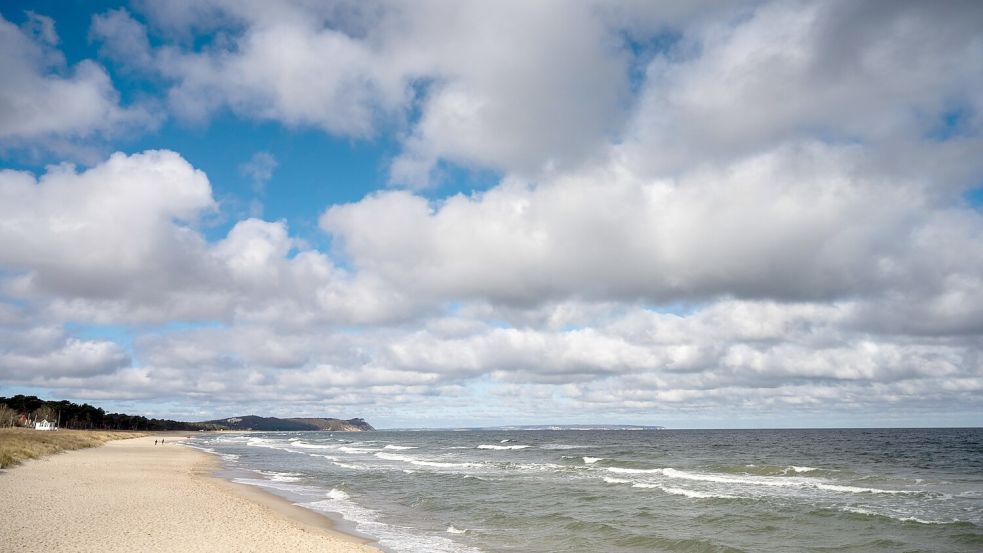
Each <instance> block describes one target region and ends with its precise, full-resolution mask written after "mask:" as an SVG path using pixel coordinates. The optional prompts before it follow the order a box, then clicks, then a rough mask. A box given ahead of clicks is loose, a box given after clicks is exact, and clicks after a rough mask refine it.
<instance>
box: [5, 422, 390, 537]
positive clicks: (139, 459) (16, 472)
mask: <svg viewBox="0 0 983 553" xmlns="http://www.w3.org/2000/svg"><path fill="white" fill-rule="evenodd" d="M159 439H161V438H160V437H159V436H147V437H140V438H134V439H129V440H119V441H114V442H110V443H108V444H106V445H104V446H102V447H96V448H91V449H85V450H80V451H73V452H68V453H63V454H58V455H53V456H50V457H46V458H43V459H40V460H36V461H30V462H27V463H25V464H23V465H22V466H19V467H16V468H14V469H11V470H6V471H3V472H2V473H0V535H2V536H3V548H4V549H5V550H8V551H20V552H24V553H28V552H34V551H37V552H50V551H59V552H67V551H78V552H85V551H99V552H105V553H109V552H116V551H118V552H131V551H143V552H147V551H205V552H233V551H236V552H240V551H254V552H262V551H299V552H303V551H320V552H328V553H378V551H379V550H378V549H376V548H374V547H372V546H370V545H367V544H365V543H364V541H363V540H360V539H358V538H356V537H353V536H348V535H346V534H342V533H340V532H336V531H334V530H332V527H331V522H330V520H329V519H327V518H326V517H324V516H322V515H319V514H317V513H315V512H312V511H309V510H307V509H303V508H301V507H297V506H295V505H293V504H291V503H290V502H288V501H286V500H284V499H282V498H279V497H277V496H273V495H270V494H267V493H266V492H263V491H262V490H259V489H256V488H254V487H249V486H243V485H239V484H234V483H231V482H228V481H225V480H222V479H220V478H217V477H215V476H213V473H214V471H215V470H216V469H217V468H218V467H219V463H218V459H217V458H216V457H215V456H213V455H209V454H207V453H204V452H201V451H197V450H194V449H192V448H189V447H185V446H182V445H179V444H178V443H177V442H178V440H179V438H178V437H176V436H175V437H165V438H164V440H165V444H164V445H155V443H154V442H155V440H159ZM172 440H173V441H172Z"/></svg>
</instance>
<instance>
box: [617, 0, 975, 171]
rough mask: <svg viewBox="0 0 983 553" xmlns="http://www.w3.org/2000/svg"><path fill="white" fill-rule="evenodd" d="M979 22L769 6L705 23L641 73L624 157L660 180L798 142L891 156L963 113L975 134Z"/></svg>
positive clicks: (880, 10)
mask: <svg viewBox="0 0 983 553" xmlns="http://www.w3.org/2000/svg"><path fill="white" fill-rule="evenodd" d="M981 24H983V11H981V10H979V9H978V6H975V5H973V4H972V3H952V4H948V5H947V6H946V7H945V8H942V9H935V8H933V7H929V6H926V5H923V4H920V3H917V2H901V3H898V2H892V3H864V4H858V3H855V2H770V3H765V4H762V5H761V6H760V7H757V8H756V9H754V10H752V11H750V12H749V14H748V15H747V16H746V17H744V18H742V19H739V20H738V21H737V22H736V23H735V22H734V21H732V20H727V19H718V20H715V21H711V22H705V23H703V24H701V25H698V26H695V27H694V28H691V29H688V31H690V32H688V33H686V34H685V35H684V36H683V38H682V40H681V43H680V44H678V45H677V46H676V47H675V48H674V49H673V50H672V51H671V52H670V53H668V54H664V55H659V56H657V57H655V59H654V60H653V61H652V62H651V64H650V65H649V66H648V68H647V73H646V82H645V87H644V90H643V92H642V97H641V100H640V104H639V109H638V113H637V115H636V117H635V118H634V120H633V122H632V130H631V132H629V140H628V141H627V148H628V149H629V150H631V151H633V153H634V154H635V155H636V156H637V161H638V162H639V164H640V167H644V168H645V170H647V171H658V172H661V171H678V170H685V168H687V167H690V166H691V165H692V164H694V163H706V162H707V161H709V160H716V159H724V160H732V159H734V158H739V157H741V156H745V155H748V154H753V153H754V152H757V151H760V150H761V149H770V148H771V147H773V146H774V145H775V144H778V143H782V142H783V141H787V140H798V139H802V138H804V137H806V138H820V139H825V140H831V141H837V142H855V143H857V142H859V143H863V144H875V145H877V146H878V147H882V148H892V149H893V148H896V147H899V146H900V145H903V144H905V143H909V142H915V143H920V142H922V141H923V140H924V139H925V138H926V137H927V136H928V135H931V134H932V133H934V132H937V131H938V130H939V128H940V127H942V126H944V122H943V118H944V116H945V115H946V114H950V113H953V112H960V111H964V112H965V119H966V120H965V121H964V126H965V128H964V129H963V130H964V131H971V132H972V133H973V134H978V133H979V130H980V126H979V125H980V120H979V117H978V115H977V114H978V113H979V112H980V110H981V108H983V95H981V94H980V90H983V75H981V74H980V72H979V71H973V70H967V69H968V68H971V67H979V66H980V64H981V63H983V36H981V34H980V32H979V29H980V26H981ZM872 26H876V31H874V30H873V28H872Z"/></svg>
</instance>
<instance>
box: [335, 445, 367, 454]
mask: <svg viewBox="0 0 983 553" xmlns="http://www.w3.org/2000/svg"><path fill="white" fill-rule="evenodd" d="M338 451H344V452H345V453H372V452H373V451H375V450H374V449H364V448H361V447H348V446H346V445H343V446H341V447H339V448H338Z"/></svg>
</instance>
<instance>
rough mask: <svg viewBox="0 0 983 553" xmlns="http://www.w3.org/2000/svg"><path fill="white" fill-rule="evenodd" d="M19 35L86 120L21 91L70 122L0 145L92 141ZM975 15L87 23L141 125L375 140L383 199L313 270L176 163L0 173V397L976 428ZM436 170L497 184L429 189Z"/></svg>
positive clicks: (42, 30)
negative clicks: (152, 99)
mask: <svg viewBox="0 0 983 553" xmlns="http://www.w3.org/2000/svg"><path fill="white" fill-rule="evenodd" d="M32 21H35V22H36V28H35V31H33V32H34V34H33V35H32V34H31V32H32V31H30V30H29V29H28V28H26V27H25V28H17V27H14V26H13V25H12V24H9V23H7V22H6V21H3V22H0V40H3V41H4V43H5V44H9V45H11V48H8V49H3V51H4V52H5V54H4V56H5V58H4V59H6V60H7V61H5V62H3V63H4V64H5V66H6V67H11V68H13V69H12V70H16V71H19V73H18V74H22V75H25V79H26V80H25V81H24V82H34V83H35V85H36V87H37V88H40V89H42V90H62V88H64V87H67V89H66V90H69V93H71V90H74V89H75V88H78V87H82V88H83V89H85V90H90V91H94V92H92V93H91V94H89V95H88V96H86V95H85V94H81V95H79V94H76V93H72V94H73V95H74V96H76V97H81V98H86V97H89V98H91V99H92V101H91V102H87V103H86V105H84V106H82V107H78V106H79V105H80V104H66V105H64V106H62V105H60V102H59V100H58V99H57V98H56V97H54V96H50V95H49V96H46V95H45V94H48V93H47V92H45V93H43V94H40V95H36V96H34V98H35V99H36V101H37V102H40V103H51V104H52V105H58V106H59V109H66V110H69V109H70V110H75V108H76V107H78V111H77V113H76V112H75V111H70V112H65V113H61V115H59V116H58V117H52V119H51V121H57V124H55V123H50V122H46V121H47V120H46V119H45V118H44V117H42V116H40V115H31V113H32V112H30V111H23V110H21V109H13V108H11V109H10V110H6V108H5V111H9V112H10V113H16V114H17V115H16V116H5V117H4V119H3V121H4V122H3V124H2V125H0V132H2V136H5V137H13V138H11V140H13V139H14V138H16V139H17V140H26V141H30V140H34V141H42V140H48V139H49V138H50V137H51V136H61V137H69V138H71V137H85V136H89V134H92V133H103V132H107V133H108V132H109V129H110V127H112V128H116V127H117V126H119V125H122V123H119V122H120V121H123V120H126V119H127V118H128V117H130V116H131V115H132V110H133V109H136V108H123V107H120V104H119V102H118V98H117V97H116V96H115V92H114V90H115V89H114V88H113V85H112V82H111V81H110V80H109V77H108V76H107V74H106V73H105V72H104V71H103V70H101V69H99V66H98V65H97V64H96V63H95V62H88V61H85V62H81V63H79V64H77V65H76V66H74V67H73V68H72V69H71V70H68V69H66V68H65V66H64V64H63V65H62V67H63V69H61V73H58V72H52V69H51V68H52V67H53V65H52V62H51V61H50V59H48V58H46V57H45V56H49V57H50V56H51V55H53V54H52V52H55V53H56V50H54V47H55V44H56V42H55V39H54V38H52V37H53V36H55V35H53V34H52V33H53V30H52V29H53V27H51V25H50V21H46V20H45V19H43V18H38V19H36V20H32ZM873 22H876V25H875V24H874V23H873ZM980 29H983V10H981V9H979V7H978V6H977V5H976V4H975V3H972V2H966V3H959V2H952V3H949V4H946V6H945V7H944V8H942V9H936V8H929V7H926V6H923V5H922V4H920V3H907V2H890V3H878V2H873V3H865V4H863V5H858V4H856V3H851V2H764V3H757V2H756V3H747V4H734V5H731V6H729V7H727V8H721V7H719V6H716V5H714V4H711V5H709V6H705V5H702V4H699V3H681V4H680V5H673V4H665V5H658V6H649V5H644V4H634V3H623V4H618V5H612V4H609V3H590V2H583V3H576V4H569V3H563V4H562V5H561V4H551V3H548V2H547V3H535V4H532V5H530V4H528V3H515V4H512V3H497V4H494V5H489V4H487V3H471V2H461V3H455V4H453V5H448V4H446V3H439V2H435V3H429V2H424V3H420V4H414V5H401V4H393V3H386V2H382V3H373V2H358V3H346V2H338V3H331V4H323V5H321V4H318V5H309V4H308V3H303V2H297V3H289V4H286V5H277V6H275V7H274V6H272V5H268V4H267V3H264V2H256V3H252V2H222V1H213V2H195V3H190V2H189V3H180V2H179V3H168V4H159V3H146V4H138V5H136V6H135V7H133V8H132V9H130V10H127V9H118V10H113V11H108V12H105V13H102V14H98V15H96V16H95V17H94V19H93V21H92V28H91V35H92V36H93V37H94V40H96V41H98V43H99V44H100V45H101V46H100V47H101V51H102V52H103V56H104V57H105V60H106V63H112V64H114V67H115V66H119V67H121V68H123V67H125V69H126V70H127V71H130V72H132V74H134V75H143V76H144V77H143V78H146V79H149V80H152V81H153V82H158V83H161V85H160V86H161V89H160V95H161V98H160V102H161V105H165V106H167V110H168V116H169V117H173V118H176V119H177V120H182V121H195V122H197V123H198V124H207V122H208V120H209V119H210V118H213V117H216V116H218V115H219V114H222V113H230V114H233V115H234V116H236V117H241V118H244V119H249V120H257V121H266V122H273V123H276V124H280V125H283V126H284V127H285V128H288V129H308V130H309V129H317V130H319V131H321V132H324V133H327V134H330V135H332V136H339V137H346V138H351V139H355V140H362V141H374V140H380V137H382V136H389V137H395V142H396V143H397V145H398V150H397V152H396V153H395V154H394V155H393V156H392V158H391V159H389V160H388V165H387V167H388V174H389V178H390V180H391V181H392V184H393V185H394V186H392V187H390V188H387V189H384V190H378V191H373V192H370V193H368V194H366V195H365V196H364V197H363V198H362V199H360V200H358V201H354V202H350V203H345V204H336V205H325V206H323V209H322V210H321V215H320V219H319V228H320V231H321V232H323V233H324V234H323V236H324V237H325V238H326V239H330V244H331V247H330V249H328V248H317V247H314V246H311V245H309V244H308V243H307V242H305V241H303V240H300V239H298V238H297V237H296V236H294V235H292V234H291V228H290V222H289V221H286V220H280V221H265V220H262V219H260V218H251V219H244V220H240V221H236V222H235V223H234V224H233V225H231V226H230V229H229V230H228V232H227V233H224V236H220V237H218V238H216V237H214V236H211V237H209V236H208V233H207V232H206V231H205V230H204V229H203V227H202V220H203V218H206V217H207V216H208V215H209V214H210V213H213V212H215V210H217V209H218V205H219V202H218V201H217V200H216V195H215V193H214V191H213V188H212V187H213V183H211V182H210V181H209V178H208V176H207V175H205V174H204V173H203V172H202V171H201V170H199V169H196V168H195V167H194V166H193V165H192V164H191V163H189V162H188V161H187V160H186V159H185V158H184V157H182V155H181V153H180V152H174V151H165V150H148V151H144V152H139V153H129V154H127V153H115V154H112V155H111V156H108V157H105V158H103V159H101V160H100V161H99V162H98V163H95V164H92V165H91V166H89V167H87V168H82V169H80V168H78V167H75V166H72V165H69V164H59V165H52V166H50V167H48V168H47V169H46V170H45V171H44V172H43V173H40V174H34V173H31V172H26V171H17V170H9V169H8V170H4V171H2V172H0V221H2V222H3V223H2V225H0V268H2V269H3V271H2V273H0V286H2V288H0V290H2V294H3V303H0V308H2V309H0V324H2V325H4V327H5V328H6V329H7V331H6V332H4V338H3V343H2V344H0V345H2V351H3V354H2V355H0V375H3V378H4V380H5V381H6V382H7V383H8V384H15V385H24V386H26V385H32V386H43V387H46V388H48V389H52V390H56V391H59V392H61V393H67V394H76V395H78V396H80V397H90V398H99V397H117V398H134V399H136V398H150V399H157V400H168V401H187V402H191V401H194V402H196V404H197V405H198V407H195V408H192V407H187V408H186V409H187V410H188V411H187V412H188V413H191V412H192V411H194V410H195V409H201V408H202V407H201V405H206V406H207V407H205V408H204V409H206V410H208V412H210V413H211V412H215V413H225V414H232V413H226V411H227V410H228V409H233V408H234V406H241V405H243V404H248V405H251V406H255V407H256V408H257V409H260V408H267V409H274V410H275V409H277V407H273V406H274V405H283V404H289V405H290V408H289V409H287V410H288V411H297V410H298V409H299V410H309V411H310V412H314V411H315V410H320V409H323V408H324V406H333V407H334V408H339V409H341V408H344V409H349V408H350V409H352V412H353V413H354V414H359V415H364V416H367V417H376V418H377V419H379V420H382V421H383V422H389V423H393V424H397V423H399V424H402V423H405V424H414V423H415V424H432V423H444V424H446V423H448V422H449V421H450V420H469V421H475V422H479V421H486V422H487V421H502V422H515V421H513V420H505V419H506V418H507V417H516V418H518V419H519V421H520V422H521V421H534V420H542V419H543V418H544V417H545V418H550V417H552V419H551V420H563V421H571V422H573V421H584V420H597V419H598V418H603V419H605V420H610V421H614V420H631V421H634V420H639V421H646V422H653V423H658V422H660V421H662V420H670V421H671V420H679V421H684V422H688V423H689V424H721V423H723V422H726V421H728V420H731V421H732V420H735V417H736V416H738V415H735V414H739V415H740V416H744V417H746V419H747V420H753V421H773V422H771V423H770V424H777V423H778V422H780V421H781V420H796V421H801V422H804V423H806V424H813V425H815V424H819V425H821V424H823V422H824V421H827V420H830V419H829V418H828V417H829V413H830V412H834V411H835V412H837V413H840V414H841V415H840V416H841V418H837V419H836V421H837V422H838V423H840V424H843V423H851V422H852V423H856V424H859V423H860V422H861V421H863V420H871V419H869V416H870V415H871V414H872V413H873V414H876V417H877V418H876V420H877V421H878V422H880V423H884V424H891V423H897V424H918V423H920V422H922V421H925V422H927V423H936V424H968V423H978V422H979V421H978V414H979V412H980V398H981V394H980V392H981V388H983V366H981V356H980V351H981V336H983V250H981V249H980V248H979V244H980V243H981V238H983V217H981V212H980V209H979V205H978V202H974V201H972V200H971V199H968V198H971V197H972V193H973V191H974V190H976V189H978V187H979V185H980V183H981V182H983V161H981V160H983V157H981V156H979V155H976V154H975V152H979V151H981V146H983V144H981V142H980V136H981V134H980V130H981V128H980V118H979V113H980V110H981V108H983V95H981V92H980V91H981V90H983V72H981V71H980V70H979V68H980V67H983V33H981V32H980ZM49 31H50V32H49ZM14 46H16V48H15V47H14ZM45 52H47V54H45ZM55 57H57V55H55ZM32 79H33V81H32ZM10 86H11V87H12V86H14V85H10ZM17 86H20V85H17ZM25 86H26V85H25ZM32 86H34V85H32ZM50 94H55V93H54V92H52V93H50ZM25 96H27V95H26V93H25V92H23V91H19V90H15V89H13V88H11V89H10V90H9V91H4V98H13V99H14V100H21V99H22V98H23V97H25ZM8 102H9V101H8ZM6 105H7V106H11V105H12V104H10V103H6ZM38 105H40V104H38ZM42 108H43V106H42V107H41V108H38V109H42ZM59 113H60V112H57V111H51V112H50V114H52V115H58V114H59ZM260 154H263V155H265V156H267V157H262V156H261V155H260ZM248 155H250V153H249V152H244V153H243V155H242V156H240V159H246V158H247V156H248ZM278 161H280V160H277V159H275V158H273V157H272V156H271V155H270V154H268V153H266V152H260V153H258V154H256V155H255V156H254V157H253V158H252V160H251V161H250V162H249V163H248V164H246V165H244V166H243V169H242V170H243V171H244V172H245V173H246V174H247V175H249V176H250V178H253V179H255V180H256V182H257V183H259V182H260V181H261V182H263V183H265V182H266V181H267V180H269V178H270V176H271V175H272V171H273V169H274V167H276V165H277V163H278ZM447 167H452V168H465V169H479V170H487V171H492V172H494V174H497V175H500V178H499V179H498V181H497V182H496V183H495V184H494V185H492V186H490V187H488V188H487V189H483V190H477V191H474V192H472V193H470V194H453V195H446V194H441V193H440V190H441V189H440V188H439V185H440V183H441V179H442V178H447V177H446V175H444V176H442V168H447ZM278 178H279V177H278ZM257 186H259V184H257ZM427 187H430V188H429V189H428V190H427V191H425V192H424V191H421V188H427ZM434 187H437V188H434ZM73 325H82V326H86V327H87V328H89V327H95V326H100V327H102V328H103V329H104V330H105V332H104V333H103V335H98V333H96V334H91V333H90V335H73V333H72V332H71V328H72V327H73ZM120 329H125V334H126V335H127V336H129V337H130V338H131V339H129V340H127V341H126V343H125V344H124V343H122V342H124V341H123V340H121V339H120V338H119V336H117V334H118V333H119V332H121V330H120ZM342 406H347V407H342ZM531 406H533V407H531ZM433 413H450V414H452V415H449V416H450V417H451V419H439V417H438V418H436V419H435V418H433V417H434V416H436V415H433ZM843 413H846V414H847V415H848V416H847V418H842V414H843ZM790 414H791V415H790ZM849 417H854V418H849ZM701 421H703V422H701ZM765 424H768V423H767V422H765Z"/></svg>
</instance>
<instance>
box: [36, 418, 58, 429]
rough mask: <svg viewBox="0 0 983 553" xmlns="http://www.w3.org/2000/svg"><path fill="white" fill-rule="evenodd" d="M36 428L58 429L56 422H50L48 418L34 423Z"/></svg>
mask: <svg viewBox="0 0 983 553" xmlns="http://www.w3.org/2000/svg"><path fill="white" fill-rule="evenodd" d="M34 429H35V430H56V428H55V423H53V422H48V419H42V420H41V421H39V422H35V423H34Z"/></svg>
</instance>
